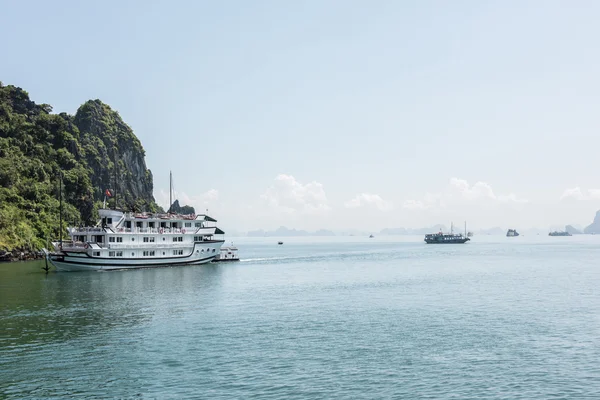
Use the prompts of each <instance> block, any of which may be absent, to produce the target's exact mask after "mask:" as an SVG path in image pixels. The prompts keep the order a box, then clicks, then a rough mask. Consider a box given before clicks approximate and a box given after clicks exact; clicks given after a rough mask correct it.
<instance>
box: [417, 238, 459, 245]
mask: <svg viewBox="0 0 600 400" xmlns="http://www.w3.org/2000/svg"><path fill="white" fill-rule="evenodd" d="M469 240H470V239H469V238H464V239H452V240H427V239H425V243H427V244H462V243H466V242H468V241H469Z"/></svg>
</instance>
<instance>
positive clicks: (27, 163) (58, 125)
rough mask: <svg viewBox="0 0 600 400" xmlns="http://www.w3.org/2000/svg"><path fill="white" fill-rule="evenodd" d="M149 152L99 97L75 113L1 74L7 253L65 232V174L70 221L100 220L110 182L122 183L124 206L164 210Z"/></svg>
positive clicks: (1, 239)
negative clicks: (56, 108)
mask: <svg viewBox="0 0 600 400" xmlns="http://www.w3.org/2000/svg"><path fill="white" fill-rule="evenodd" d="M144 155H145V153H144V148H143V147H142V144H141V143H140V141H139V140H138V138H137V137H136V136H135V134H134V133H133V131H132V129H131V128H130V127H129V126H128V125H127V124H126V123H125V122H124V121H123V120H122V119H121V117H120V116H119V113H118V112H116V111H114V110H112V109H111V108H110V106H108V105H106V104H104V103H102V102H101V101H100V100H88V101H86V102H85V103H83V104H82V105H81V106H80V107H79V109H78V110H77V112H76V113H75V115H69V114H67V113H60V114H53V113H52V106H51V105H49V104H36V103H35V102H34V101H32V100H31V99H30V98H29V94H28V93H27V92H26V91H25V90H23V89H21V88H18V87H15V86H12V85H4V84H2V83H1V82H0V253H2V254H3V255H4V256H5V257H11V258H22V257H32V256H34V255H35V254H37V253H39V251H40V250H41V249H42V248H43V247H45V246H46V241H47V240H48V239H55V238H57V237H58V236H59V182H60V178H61V176H62V185H63V190H62V192H63V199H64V203H63V212H62V215H63V219H64V221H65V224H64V226H67V225H69V226H79V225H84V226H93V225H94V224H95V223H96V221H97V218H98V209H100V208H102V201H103V199H104V194H105V192H106V190H107V189H111V190H116V192H117V199H118V205H119V207H120V208H123V209H125V210H131V211H149V212H159V211H161V209H160V207H159V206H158V205H157V204H156V202H155V200H154V197H153V194H152V192H153V181H152V172H151V171H150V170H149V169H148V168H146V163H145V161H144ZM115 160H116V162H117V165H116V168H115V165H114V162H115ZM115 171H116V173H117V174H118V176H117V177H116V179H115ZM115 185H116V186H115ZM114 201H115V199H114V197H113V198H109V199H108V204H107V206H109V207H113V206H114ZM63 235H64V236H66V230H65V232H63Z"/></svg>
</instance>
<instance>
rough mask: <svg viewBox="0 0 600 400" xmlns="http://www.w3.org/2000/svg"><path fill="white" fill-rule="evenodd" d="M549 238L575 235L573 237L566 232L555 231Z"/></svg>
mask: <svg viewBox="0 0 600 400" xmlns="http://www.w3.org/2000/svg"><path fill="white" fill-rule="evenodd" d="M548 236H573V235H571V234H570V233H569V232H566V231H562V232H558V231H554V232H550V233H549V234H548Z"/></svg>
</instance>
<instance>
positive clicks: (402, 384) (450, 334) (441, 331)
mask: <svg viewBox="0 0 600 400" xmlns="http://www.w3.org/2000/svg"><path fill="white" fill-rule="evenodd" d="M284 240H285V244H284V245H283V246H278V245H277V244H276V241H277V238H260V239H251V238H240V239H237V240H236V244H237V245H238V246H239V247H240V251H241V255H242V257H243V258H244V259H245V260H244V261H242V262H240V263H235V264H211V265H205V266H196V267H176V268H162V269H148V270H137V271H124V272H80V273H56V272H51V273H49V274H48V275H46V274H44V273H43V272H42V271H41V269H40V268H41V265H42V264H41V263H15V264H4V265H0V398H6V399H13V398H55V399H64V398H72V397H77V398H159V399H168V398H206V399H238V398H239V399H241V398H264V399H270V398H272V399H295V398H298V399H325V398H326V399H338V398H339V399H360V398H373V399H379V398H398V399H401V398H406V399H424V398H427V399H434V398H435V399H450V398H456V399H483V398H490V399H491V398H503V399H550V398H557V399H583V398H594V399H598V398H600V236H579V237H575V236H574V237H557V238H549V237H540V236H537V237H519V238H504V237H490V236H487V237H474V238H473V242H471V243H468V244H465V245H425V244H423V243H422V242H421V240H422V238H421V237H418V238H417V237H414V238H413V237H385V238H384V237H376V238H374V239H368V238H357V237H346V238H337V237H336V238H287V239H284Z"/></svg>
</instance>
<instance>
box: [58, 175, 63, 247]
mask: <svg viewBox="0 0 600 400" xmlns="http://www.w3.org/2000/svg"><path fill="white" fill-rule="evenodd" d="M58 191H59V193H60V195H59V198H60V199H59V206H58V214H59V219H60V230H59V232H58V243H59V245H58V246H59V247H58V248H59V249H60V250H62V234H63V221H62V200H63V199H62V172H59V173H58Z"/></svg>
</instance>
